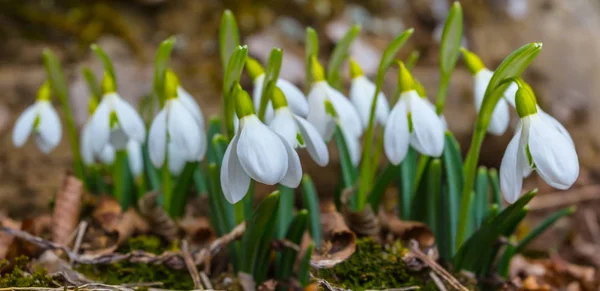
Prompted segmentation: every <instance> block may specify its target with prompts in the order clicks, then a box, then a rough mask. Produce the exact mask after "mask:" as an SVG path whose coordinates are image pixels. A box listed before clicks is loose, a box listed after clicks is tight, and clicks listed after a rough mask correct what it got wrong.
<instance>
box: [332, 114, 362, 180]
mask: <svg viewBox="0 0 600 291" xmlns="http://www.w3.org/2000/svg"><path fill="white" fill-rule="evenodd" d="M334 138H335V144H336V145H337V149H338V152H339V156H340V167H341V168H342V184H343V185H344V188H348V187H352V186H354V183H355V182H356V178H357V176H358V173H357V171H356V168H355V167H354V166H353V165H352V160H351V159H350V152H349V151H348V146H347V145H346V139H345V138H344V134H343V133H342V128H341V127H340V125H339V124H336V127H335V134H334Z"/></svg>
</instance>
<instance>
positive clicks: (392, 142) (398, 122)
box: [383, 100, 410, 165]
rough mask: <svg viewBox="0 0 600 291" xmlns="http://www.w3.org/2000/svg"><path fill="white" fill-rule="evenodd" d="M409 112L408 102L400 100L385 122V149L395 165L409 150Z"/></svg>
mask: <svg viewBox="0 0 600 291" xmlns="http://www.w3.org/2000/svg"><path fill="white" fill-rule="evenodd" d="M407 114H408V112H407V110H406V102H405V101H404V100H400V101H398V103H396V105H395V106H394V108H392V111H391V112H390V115H389V116H388V120H387V122H386V123H385V128H384V131H383V149H384V150H385V154H386V156H387V157H388V159H389V160H390V162H391V163H392V164H394V165H398V164H400V162H402V160H404V157H405V156H406V153H407V152H408V145H409V136H410V133H409V131H408V116H407Z"/></svg>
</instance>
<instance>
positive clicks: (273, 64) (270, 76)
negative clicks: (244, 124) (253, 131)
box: [258, 48, 283, 121]
mask: <svg viewBox="0 0 600 291" xmlns="http://www.w3.org/2000/svg"><path fill="white" fill-rule="evenodd" d="M282 59H283V51H282V50H281V49H279V48H273V49H272V50H271V54H270V55H269V62H268V63H267V69H266V70H265V79H264V80H263V87H262V94H261V96H260V98H261V99H260V107H259V110H258V118H259V119H260V120H263V121H264V119H265V113H266V112H267V105H268V104H269V100H271V96H272V95H273V90H275V86H276V84H277V79H278V78H279V71H280V70H281V60H282Z"/></svg>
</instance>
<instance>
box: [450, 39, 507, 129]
mask: <svg viewBox="0 0 600 291" xmlns="http://www.w3.org/2000/svg"><path fill="white" fill-rule="evenodd" d="M461 51H462V53H463V56H464V59H465V63H466V65H467V68H468V69H469V71H470V72H471V74H472V75H473V78H474V85H473V93H474V98H473V99H474V101H475V108H476V109H477V113H479V110H480V109H481V103H482V102H483V97H484V95H485V91H486V89H487V87H488V84H489V83H490V80H491V79H492V76H493V75H494V72H492V71H490V70H489V69H487V68H486V67H485V65H484V64H483V62H482V61H481V59H480V58H479V57H478V56H477V55H476V54H474V53H473V52H470V51H468V50H466V49H465V48H461ZM513 86H514V87H513ZM509 88H510V90H508V89H507V90H506V91H505V94H509V95H510V94H511V92H516V89H514V88H516V84H514V83H513V84H511V85H510V87H509ZM512 90H514V91H512ZM513 100H514V93H513ZM509 122H510V114H509V111H508V104H507V102H506V100H505V98H501V99H500V101H498V103H497V104H496V108H494V111H493V112H492V117H491V119H490V125H489V126H488V129H487V131H488V132H489V133H491V134H493V135H503V134H504V133H505V132H506V129H507V128H508V124H509Z"/></svg>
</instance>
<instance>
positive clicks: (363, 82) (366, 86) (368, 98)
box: [350, 59, 390, 129]
mask: <svg viewBox="0 0 600 291" xmlns="http://www.w3.org/2000/svg"><path fill="white" fill-rule="evenodd" d="M350 75H351V76H352V85H351V86H350V101H352V104H354V107H355V108H356V111H357V112H358V115H359V116H360V120H361V122H362V127H363V129H366V128H367V126H368V125H369V117H370V115H371V103H373V95H375V84H373V82H371V81H370V80H369V79H368V78H367V77H366V76H365V75H364V74H363V72H362V69H361V68H360V66H359V65H358V63H356V62H355V61H354V60H352V59H351V60H350ZM389 113H390V105H389V104H388V101H387V99H386V98H385V95H384V94H383V92H379V94H378V95H377V104H376V107H375V120H376V121H377V122H379V124H381V125H385V122H386V121H387V117H388V114H389Z"/></svg>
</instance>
